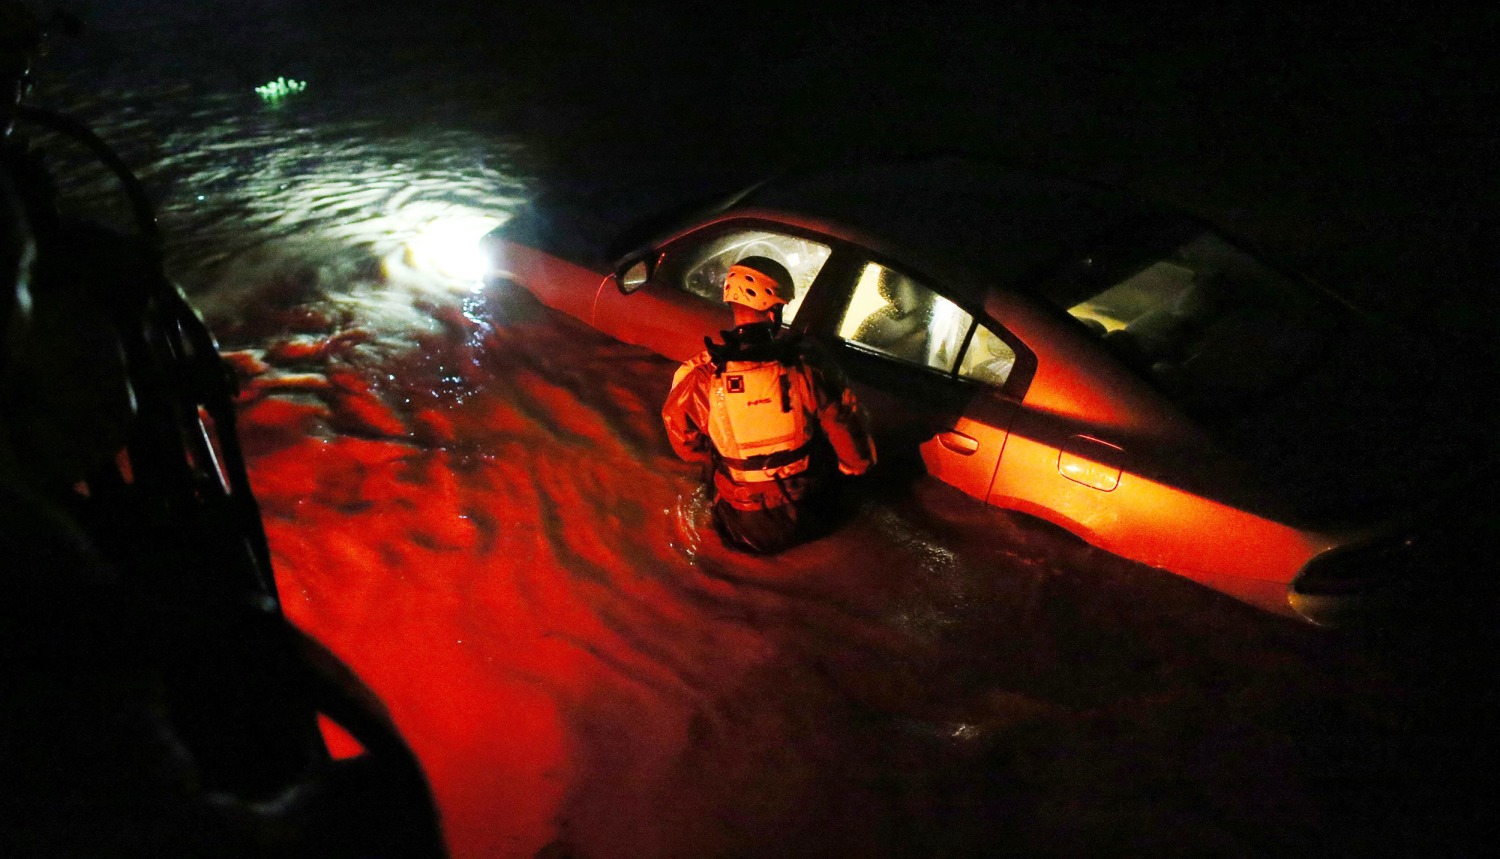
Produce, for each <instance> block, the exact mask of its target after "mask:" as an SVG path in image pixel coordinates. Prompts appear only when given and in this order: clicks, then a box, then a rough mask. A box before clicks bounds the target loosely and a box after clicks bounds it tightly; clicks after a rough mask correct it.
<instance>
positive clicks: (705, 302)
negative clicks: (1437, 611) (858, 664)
mask: <svg viewBox="0 0 1500 859" xmlns="http://www.w3.org/2000/svg"><path fill="white" fill-rule="evenodd" d="M561 214H562V213H559V212H556V211H551V210H549V209H548V208H547V206H546V205H545V202H544V203H543V204H541V205H538V206H536V207H534V208H533V209H532V210H531V211H529V212H523V213H522V214H520V215H518V216H517V217H516V218H514V219H513V220H511V221H510V222H508V223H507V224H505V225H504V226H502V227H500V228H499V229H497V230H496V231H494V232H493V233H491V234H490V235H489V236H486V237H485V239H484V240H483V245H484V247H485V250H486V251H487V253H488V254H489V256H490V259H491V260H492V262H493V265H494V268H493V273H494V275H495V276H496V277H501V278H505V279H508V280H511V281H514V282H515V283H518V284H520V285H521V286H522V287H524V288H525V289H527V290H528V291H530V292H531V293H533V294H535V295H536V296H537V297H538V298H539V299H540V300H541V301H542V302H543V303H544V304H546V305H548V306H550V307H553V308H555V309H558V310H561V311H564V312H566V313H569V314H571V315H572V316H574V317H577V318H578V319H580V320H582V321H583V322H585V323H587V324H589V325H591V326H592V327H594V328H596V329H598V330H600V331H602V332H604V333H606V334H609V335H611V336H613V337H616V338H618V339H620V340H623V341H625V342H628V343H633V344H638V345H641V346H644V347H646V348H648V349H651V350H653V351H655V352H657V353H659V354H661V355H663V356H666V357H668V358H672V359H675V360H683V359H686V358H687V357H689V356H690V355H692V354H694V353H696V352H697V351H698V350H700V349H701V348H702V347H703V341H704V337H705V336H714V335H716V334H717V332H719V331H721V330H723V329H725V328H728V327H730V324H731V322H730V313H729V311H728V309H727V308H726V307H725V306H724V305H723V304H722V303H721V302H720V290H721V285H722V282H723V278H724V275H725V273H726V271H727V269H728V267H729V265H731V264H732V263H734V262H735V261H737V260H738V259H741V258H743V257H746V256H750V255H763V256H770V257H772V258H774V259H777V260H779V261H781V262H782V263H784V264H785V265H786V266H787V268H788V269H789V270H790V271H791V272H792V273H793V276H794V278H795V280H796V287H797V295H796V299H795V300H794V301H793V302H792V303H791V304H790V305H789V306H788V307H787V308H786V309H785V322H786V324H787V325H789V326H790V327H791V328H792V329H794V330H796V331H800V332H802V333H803V334H804V336H807V337H810V338H815V339H817V340H818V341H821V342H822V343H823V344H824V345H825V346H826V347H827V348H828V349H830V350H831V351H832V352H833V354H834V357H835V358H836V360H838V361H839V363H840V364H841V365H842V366H843V367H844V369H845V370H846V372H847V373H848V375H849V376H850V377H851V379H852V380H853V381H854V382H855V384H856V387H857V391H858V394H859V396H860V397H861V401H862V403H864V404H866V405H867V407H868V411H869V412H870V413H871V415H872V416H873V419H874V421H875V424H876V427H875V429H876V431H877V437H878V438H879V440H880V442H881V445H882V446H881V451H882V455H883V456H885V458H886V459H887V460H890V459H892V458H893V455H894V458H895V459H896V460H897V461H899V460H900V459H901V456H902V454H909V461H910V462H911V463H914V464H916V463H918V461H919V464H920V467H921V468H925V470H926V471H927V472H928V473H930V474H931V475H932V476H934V477H936V478H937V479H938V480H941V481H944V482H946V483H948V484H951V485H952V486H954V487H957V488H958V489H960V490H962V491H963V492H965V493H968V494H969V495H972V496H974V497H975V498H978V499H981V500H983V501H985V502H987V503H989V504H992V505H996V506H998V507H1004V508H1009V509H1013V510H1018V511H1022V512H1024V513H1028V514H1031V515H1034V516H1037V517H1040V518H1042V519H1045V520H1047V521H1049V522H1053V523H1055V524H1057V525H1060V526H1061V527H1063V528H1065V529H1067V530H1068V531H1071V532H1073V533H1074V534H1077V535H1078V536H1079V537H1081V538H1083V539H1084V540H1086V541H1088V542H1089V543H1091V544H1094V545H1096V546H1099V547H1101V548H1103V549H1106V550H1108V551H1110V552H1113V553H1116V554H1118V555H1121V556H1123V557H1126V558H1129V559H1133V560H1136V561H1140V562H1142V563H1145V564H1148V565H1151V566H1155V567H1160V568H1163V569H1166V570H1169V571H1171V572H1174V573H1177V574H1180V575H1182V576H1185V577H1187V578H1189V579H1192V580H1194V581H1197V582H1200V583H1202V584H1204V585H1207V586H1209V587H1211V588H1215V589H1217V590H1219V591H1222V592H1224V593H1227V594H1230V595H1232V596H1234V597H1237V598H1239V599H1241V600H1243V601H1245V602H1248V603H1250V604H1252V605H1256V606H1260V607H1262V608H1266V609H1269V610H1272V611H1276V612H1280V613H1283V614H1292V613H1298V614H1301V615H1302V616H1304V617H1307V618H1309V619H1311V620H1313V621H1315V622H1318V623H1324V624H1334V623H1338V622H1342V621H1343V620H1344V619H1346V618H1348V617H1349V616H1350V615H1351V614H1358V613H1359V612H1361V611H1366V610H1368V609H1369V608H1370V606H1371V605H1372V604H1373V603H1374V602H1376V601H1378V599H1379V598H1380V597H1382V596H1389V595H1391V594H1400V593H1401V592H1402V591H1401V588H1402V586H1403V585H1408V584H1411V583H1412V582H1413V581H1414V579H1415V578H1416V577H1419V576H1421V575H1424V573H1423V572H1422V563H1423V562H1424V560H1430V559H1429V558H1428V555H1427V554H1426V553H1429V552H1430V551H1431V549H1433V548H1434V547H1440V544H1441V542H1442V541H1441V540H1435V539H1433V538H1432V537H1431V536H1430V534H1429V531H1431V529H1432V528H1433V527H1434V526H1435V524H1436V523H1439V522H1442V521H1445V517H1446V515H1447V514H1446V513H1445V512H1444V511H1445V510H1447V509H1450V508H1445V507H1444V506H1443V505H1444V504H1445V503H1449V502H1447V499H1451V498H1454V497H1456V495H1455V493H1458V492H1460V491H1461V489H1462V486H1461V485H1460V484H1462V483H1463V481H1464V478H1466V477H1470V478H1472V477H1473V476H1474V475H1475V473H1476V472H1477V471H1479V470H1481V468H1489V467H1491V466H1490V463H1492V462H1493V461H1494V459H1493V456H1492V455H1491V453H1490V451H1489V450H1488V449H1487V448H1486V447H1485V442H1486V441H1487V438H1488V437H1487V436H1486V435H1485V434H1484V432H1483V430H1482V428H1480V426H1479V424H1478V422H1477V421H1476V420H1473V418H1474V415H1465V414H1463V413H1462V407H1463V405H1464V403H1465V402H1466V401H1472V400H1473V399H1474V398H1473V397H1472V396H1470V397H1465V396H1464V395H1463V391H1462V390H1459V388H1460V385H1458V384H1455V376H1454V375H1453V374H1446V373H1443V372H1440V370H1442V369H1443V368H1442V366H1441V365H1440V363H1439V359H1440V357H1441V356H1440V355H1439V354H1438V353H1437V352H1435V351H1434V350H1433V349H1431V348H1430V347H1428V346H1427V345H1426V344H1424V343H1423V342H1422V341H1420V340H1417V339H1416V338H1413V337H1409V336H1407V335H1405V334H1403V333H1401V332H1399V331H1397V330H1395V329H1394V328H1392V327H1390V326H1387V325H1383V324H1381V323H1379V322H1377V321H1375V320H1374V319H1373V318H1371V317H1369V316H1368V315H1366V314H1362V313H1360V312H1359V311H1357V310H1355V309H1353V308H1352V307H1350V306H1349V305H1347V304H1345V303H1344V302H1342V301H1340V300H1339V299H1337V298H1336V297H1334V296H1333V295H1332V294H1330V293H1329V292H1327V291H1325V290H1323V289H1322V288H1320V287H1318V286H1316V285H1315V284H1313V283H1311V282H1310V281H1308V280H1306V279H1304V278H1301V277H1298V276H1295V275H1292V274H1288V273H1286V272H1283V271H1280V270H1278V269H1277V268H1275V267H1273V266H1271V265H1268V264H1267V263H1266V262H1264V261H1262V260H1261V259H1259V258H1257V256H1255V255H1253V254H1251V253H1249V252H1247V251H1246V250H1244V249H1243V247H1242V246H1241V245H1239V244H1237V243H1235V242H1233V241H1231V240H1229V239H1228V238H1226V237H1225V236H1224V235H1222V234H1221V233H1220V232H1218V231H1216V230H1215V229H1213V228H1212V227H1210V226H1208V225H1207V224H1205V223H1202V222H1200V221H1199V220H1197V219H1194V218H1191V217H1187V216H1184V215H1182V214H1179V213H1175V212H1171V211H1166V210H1163V209H1161V208H1159V207H1153V206H1149V205H1145V204H1143V203H1142V202H1140V201H1137V200H1134V199H1132V198H1129V197H1127V196H1125V195H1122V194H1119V193H1116V192H1113V191H1110V190H1107V189H1102V188H1098V187H1094V186H1091V185H1084V184H1080V183H1075V182H1071V181H1066V180H1061V179H1057V178H1053V177H1043V176H1037V175H1032V174H1028V173H1018V172H1015V171H1012V170H1008V169H1004V168H1001V167H997V166H993V165H989V164H983V163H976V162H974V161H970V160H965V159H957V158H941V159H931V160H925V161H912V162H901V163H897V162H886V163H881V164H873V165H871V164H867V165H859V166H852V167H846V168H841V169H829V170H823V171H818V172H811V173H807V174H803V175H797V176H788V177H785V178H782V179H779V180H773V181H769V182H766V183H763V184H761V185H758V186H755V187H753V188H751V189H749V190H748V191H746V192H743V193H740V194H737V195H735V196H734V197H732V198H730V199H728V200H726V201H722V202H720V203H719V204H717V205H714V206H710V207H707V208H706V209H703V210H700V211H697V212H695V213H692V214H687V215H683V216H682V217H680V218H679V220H678V222H677V223H676V224H673V225H670V226H667V227H666V228H665V229H663V230H662V231H661V232H660V233H659V234H658V235H656V236H655V237H653V238H651V239H650V240H649V241H646V242H643V243H641V244H640V245H639V246H638V247H634V248H631V249H629V250H627V251H625V252H624V253H623V254H622V255H620V256H618V257H616V258H615V259H614V260H608V261H607V260H606V258H604V257H603V256H601V255H599V254H597V253H595V254H590V253H589V252H588V250H587V249H588V248H590V247H595V248H597V247H599V245H597V244H595V245H590V244H589V239H590V237H587V236H579V235H577V234H576V232H573V233H570V232H569V231H568V230H567V229H566V228H559V226H558V225H559V223H562V221H561V219H560V217H556V216H560V215H561ZM571 223H574V224H576V223H578V221H577V220H576V219H575V220H573V221H571ZM592 238H593V239H595V240H598V239H600V238H602V237H598V236H595V237H592ZM1454 503H1456V502H1454Z"/></svg>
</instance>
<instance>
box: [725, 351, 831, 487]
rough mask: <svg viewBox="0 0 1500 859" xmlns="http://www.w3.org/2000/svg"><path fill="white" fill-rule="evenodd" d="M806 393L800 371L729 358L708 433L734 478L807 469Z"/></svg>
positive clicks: (769, 477)
mask: <svg viewBox="0 0 1500 859" xmlns="http://www.w3.org/2000/svg"><path fill="white" fill-rule="evenodd" d="M783 380H785V381H783ZM783 389H785V390H783ZM806 396H807V395H806V385H805V383H804V382H803V380H802V378H801V374H800V373H798V372H797V370H796V369H795V368H790V367H786V366H784V365H782V364H780V363H778V362H776V361H765V362H749V361H730V362H728V363H727V364H726V365H725V366H724V372H722V373H719V374H718V375H716V376H714V379H713V386H712V388H711V389H710V391H709V398H708V434H709V438H710V439H712V441H713V444H714V449H715V450H717V451H718V452H719V456H720V459H721V462H722V464H723V465H724V466H725V468H726V470H727V471H728V472H729V476H730V477H732V478H734V479H735V480H737V481H740V482H747V483H754V482H759V481H766V480H774V479H776V478H778V477H786V476H789V475H792V474H798V473H800V472H802V471H805V470H807V451H806V448H807V447H808V445H809V442H811V441H812V425H811V424H810V423H809V422H808V419H807V413H808V409H807V403H806V402H805V399H806ZM784 405H785V406H789V408H783V406H784Z"/></svg>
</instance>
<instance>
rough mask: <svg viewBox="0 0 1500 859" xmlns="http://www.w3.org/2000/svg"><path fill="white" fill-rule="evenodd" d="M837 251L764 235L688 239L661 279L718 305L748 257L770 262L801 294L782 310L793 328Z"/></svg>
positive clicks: (743, 232)
mask: <svg viewBox="0 0 1500 859" xmlns="http://www.w3.org/2000/svg"><path fill="white" fill-rule="evenodd" d="M695 239H696V240H695ZM832 250H833V249H832V248H830V247H829V246H828V245H825V244H821V243H819V242H815V241H811V240H810V239H804V238H802V237H801V236H793V235H788V234H786V233H777V232H771V231H769V230H764V229H737V230H731V231H728V232H720V233H715V234H713V235H711V236H709V237H706V238H703V239H697V238H696V237H689V238H688V239H687V240H686V241H685V242H684V243H682V244H680V245H678V246H675V247H672V248H670V249H669V251H668V256H667V258H666V259H664V260H663V261H662V268H661V273H660V275H659V278H658V279H659V280H660V281H661V282H662V283H664V284H666V285H668V286H671V287H673V288H675V289H680V290H682V291H684V292H687V293H690V294H692V295H696V296H699V297H700V298H704V299H707V300H709V301H712V302H715V303H718V302H720V301H722V300H723V295H724V277H725V276H726V275H728V274H729V267H730V266H732V265H734V264H735V263H736V262H739V261H740V260H742V259H744V258H745V257H749V256H763V257H770V258H771V259H773V260H776V261H777V262H779V263H781V264H782V265H784V266H786V268H787V271H789V272H791V275H792V283H793V285H794V286H795V288H796V294H795V295H794V296H793V297H792V300H791V301H790V302H788V303H787V306H786V308H785V309H783V310H782V321H783V322H787V323H790V322H791V321H792V320H793V319H795V318H796V316H797V310H798V309H799V308H801V307H802V301H803V299H804V298H805V297H806V296H807V290H808V288H809V287H810V286H812V282H813V281H814V280H815V279H816V278H817V276H818V272H819V271H821V270H822V268H823V264H824V263H826V262H827V261H828V257H829V255H830V254H831V253H832Z"/></svg>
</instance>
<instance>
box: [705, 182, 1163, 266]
mask: <svg viewBox="0 0 1500 859" xmlns="http://www.w3.org/2000/svg"><path fill="white" fill-rule="evenodd" d="M747 207H748V208H757V209H766V210H772V211H785V212H788V213H795V214H798V215H803V216H810V217H813V218H817V219H819V220H822V221H826V222H830V223H833V224H840V225H843V226H846V227H848V228H851V229H852V230H855V231H857V232H858V233H860V234H862V235H865V236H870V237H874V238H877V239H879V240H881V241H883V242H885V243H887V244H889V245H890V246H891V247H893V248H899V249H902V250H903V251H905V253H903V256H905V257H908V258H912V259H913V261H914V262H915V261H919V260H925V261H929V262H932V263H934V264H936V266H937V267H939V268H952V267H954V266H957V267H960V268H962V269H964V270H967V271H969V272H971V273H974V274H976V275H982V276H983V280H985V281H988V282H989V283H999V284H1005V285H1007V286H1010V287H1012V288H1024V287H1025V286H1026V285H1028V284H1029V283H1030V282H1031V281H1032V280H1034V279H1035V278H1036V277H1038V276H1039V275H1040V274H1041V273H1042V272H1044V271H1046V270H1048V269H1050V268H1051V267H1052V266H1054V265H1056V264H1057V263H1059V262H1061V261H1063V260H1064V259H1067V258H1068V257H1069V256H1070V255H1072V254H1076V253H1079V252H1081V251H1083V250H1084V249H1086V248H1092V247H1094V246H1095V245H1097V244H1099V243H1100V242H1108V243H1111V244H1113V243H1115V242H1118V241H1122V240H1128V239H1129V237H1132V236H1138V237H1139V238H1140V239H1141V240H1146V239H1147V237H1155V236H1157V235H1159V234H1161V233H1162V232H1163V231H1164V230H1166V229H1168V228H1169V227H1175V228H1177V229H1180V228H1181V227H1182V226H1184V224H1185V222H1186V219H1185V218H1184V217H1183V216H1181V215H1176V214H1173V213H1169V212H1166V211H1164V210H1162V209H1158V208H1155V207H1151V206H1149V205H1146V204H1144V203H1143V202H1141V201H1138V200H1135V199H1133V198H1131V197H1129V196H1127V195H1125V194H1122V193H1120V192H1117V191H1113V190H1110V189H1107V188H1104V187H1101V186H1095V185H1091V184H1085V183H1082V182H1078V181H1073V180H1068V179H1062V178H1058V177H1053V176H1048V175H1045V174H1040V173H1036V172H1031V171H1022V170H1017V169H1014V168H1011V167H1008V166H1005V165H1001V164H996V163H992V162H987V161H982V160H977V159H973V158H965V157H954V156H943V157H929V158H914V159H902V160H895V161H889V160H888V161H879V162H862V163H853V164H845V165H838V166H834V167H829V168H819V169H816V170H807V171H802V172H799V173H796V174H790V175H786V176H783V177H780V178H777V179H772V180H769V181H767V182H765V183H762V184H761V185H758V186H756V187H755V188H753V189H751V190H750V191H748V192H747V193H746V194H744V195H743V196H741V197H740V198H739V199H738V200H737V201H736V202H735V203H734V205H733V206H732V207H731V208H732V209H734V208H747Z"/></svg>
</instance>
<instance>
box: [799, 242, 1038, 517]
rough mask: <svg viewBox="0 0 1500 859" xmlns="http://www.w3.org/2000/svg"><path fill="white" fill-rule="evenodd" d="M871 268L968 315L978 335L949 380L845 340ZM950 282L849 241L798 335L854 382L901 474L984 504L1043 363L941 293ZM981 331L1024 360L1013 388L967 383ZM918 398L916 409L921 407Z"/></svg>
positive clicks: (834, 258)
mask: <svg viewBox="0 0 1500 859" xmlns="http://www.w3.org/2000/svg"><path fill="white" fill-rule="evenodd" d="M869 263H875V264H877V265H880V266H883V267H885V268H887V269H890V270H893V271H896V272H899V273H901V274H904V275H906V276H908V277H911V278H912V279H914V280H915V281H916V282H917V283H919V284H921V285H922V286H923V287H925V288H927V289H930V290H932V291H933V292H934V293H936V294H937V295H940V296H942V297H943V298H945V299H947V300H948V301H951V302H953V303H954V305H956V306H957V307H958V308H959V309H961V310H963V311H964V312H965V313H968V314H969V316H970V317H971V320H972V321H971V324H970V327H969V330H968V331H967V332H966V333H965V335H964V338H963V341H962V346H961V347H960V348H959V350H958V351H957V353H956V354H955V355H954V358H953V363H952V365H951V366H950V367H949V369H948V370H947V371H946V372H944V371H941V370H938V369H936V368H934V367H930V366H922V365H918V364H915V363H909V362H906V361H902V360H901V359H899V358H895V357H893V356H890V355H888V354H885V353H882V352H879V351H878V350H875V349H871V348H867V347H861V346H860V345H859V344H858V343H855V342H853V341H850V340H848V339H846V338H843V337H841V336H839V334H838V327H839V325H840V323H841V322H842V319H843V315H844V313H845V312H846V309H847V306H848V303H849V301H850V300H852V297H853V294H854V290H855V287H856V285H857V282H858V278H859V277H860V275H861V273H862V272H863V271H864V268H865V266H866V265H867V264H869ZM943 283H944V281H943V280H942V279H941V278H936V277H932V276H930V275H928V274H926V273H925V272H923V271H922V270H921V269H919V268H916V267H914V266H911V265H908V264H906V263H905V262H903V261H900V260H896V259H892V258H890V257H888V256H887V255H884V254H881V253H878V252H875V251H873V250H871V249H869V248H866V247H863V246H859V245H855V244H852V243H849V242H841V243H840V244H839V246H838V247H836V248H835V250H834V253H833V254H832V255H831V256H830V257H829V260H828V262H827V263H826V264H825V265H824V267H823V269H822V271H820V272H819V280H818V290H817V292H816V294H815V295H814V296H809V298H808V300H807V302H806V303H805V304H804V305H803V307H802V308H801V311H800V312H799V313H798V316H797V320H796V321H797V323H798V326H797V327H798V328H799V329H800V330H801V331H803V332H804V333H805V334H806V335H807V336H808V337H810V338H811V339H813V340H815V341H816V342H818V343H820V344H823V345H824V347H825V348H826V349H828V351H829V352H830V354H832V355H833V357H834V360H835V361H836V362H837V363H838V364H839V365H840V366H841V367H842V368H843V369H844V371H845V374H846V375H848V376H849V378H850V380H851V383H852V384H853V385H854V389H855V392H856V395H858V396H859V397H860V398H861V402H862V403H863V404H864V405H865V407H866V411H867V412H869V413H870V414H871V417H872V419H873V423H874V424H875V428H876V431H877V441H878V442H883V443H884V444H883V445H882V447H881V455H882V458H883V459H884V460H885V461H886V462H887V464H888V465H893V466H895V467H896V468H898V469H911V470H916V469H918V468H920V469H921V470H923V471H925V472H927V473H929V474H931V475H932V476H933V477H935V478H937V479H938V480H941V481H942V482H944V483H948V484H949V485H951V486H954V487H955V488H957V489H959V490H960V491H962V492H964V493H966V494H968V495H971V496H973V497H975V498H977V499H979V500H981V501H985V500H987V499H988V496H989V490H990V486H991V484H992V483H993V481H994V476H995V473H996V470H997V469H998V467H999V464H1000V458H1001V455H1002V453H1003V451H1004V444H1005V440H1006V438H1007V437H1008V434H1009V426H1010V422H1011V421H1012V420H1014V418H1015V415H1016V414H1017V412H1018V411H1019V410H1020V407H1021V402H1022V400H1023V399H1024V397H1025V394H1026V389H1027V387H1028V385H1029V383H1030V380H1031V378H1032V376H1033V374H1034V371H1035V368H1036V355H1035V353H1034V352H1033V351H1032V350H1031V349H1030V348H1029V347H1028V346H1027V345H1026V344H1025V343H1024V342H1022V341H1021V340H1020V338H1019V337H1017V336H1016V335H1015V334H1014V333H1013V332H1011V331H1010V330H1009V329H1008V328H1006V327H1005V326H1004V325H1002V324H1000V322H999V321H998V320H995V319H992V318H990V316H989V314H988V313H986V312H985V310H984V308H983V307H981V306H976V304H975V303H974V302H971V301H968V300H965V299H963V298H962V297H960V296H956V295H955V292H956V290H952V289H944V288H942V284H943ZM814 299H816V301H814ZM979 325H984V326H985V327H986V328H988V329H990V330H991V331H992V332H993V333H994V334H995V335H996V336H998V337H999V338H1000V339H1001V340H1003V341H1004V342H1005V343H1006V344H1007V345H1008V346H1010V347H1011V349H1012V350H1013V351H1014V352H1015V354H1016V363H1015V366H1014V367H1013V369H1012V371H1011V374H1010V376H1009V377H1008V378H1007V379H1006V382H1005V384H1004V385H1000V386H997V385H993V384H989V383H986V382H981V381H978V380H975V379H968V378H964V377H961V376H959V375H958V367H959V366H960V365H961V363H962V357H963V355H964V353H965V351H966V350H967V349H968V348H969V345H970V341H971V340H972V338H973V336H974V332H975V331H976V330H977V327H978V326H979ZM871 368H878V369H871ZM882 377H883V378H882ZM896 389H899V390H900V393H897V390H896ZM912 399H915V400H916V401H917V403H916V405H915V406H914V407H913V405H912V403H911V402H910V401H911V400H912ZM891 410H894V413H892V411H891ZM976 454H980V455H982V456H983V462H984V463H985V464H984V465H983V466H982V467H979V468H976V467H975V466H974V464H973V462H971V461H970V460H972V458H973V457H974V456H975V455H976Z"/></svg>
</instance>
